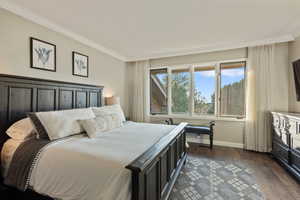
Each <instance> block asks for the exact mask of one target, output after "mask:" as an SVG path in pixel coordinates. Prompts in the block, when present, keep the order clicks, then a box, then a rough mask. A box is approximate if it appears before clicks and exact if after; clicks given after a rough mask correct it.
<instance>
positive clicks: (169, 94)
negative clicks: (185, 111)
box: [167, 67, 172, 115]
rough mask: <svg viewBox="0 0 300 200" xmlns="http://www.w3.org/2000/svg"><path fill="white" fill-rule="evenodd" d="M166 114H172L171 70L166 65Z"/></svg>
mask: <svg viewBox="0 0 300 200" xmlns="http://www.w3.org/2000/svg"><path fill="white" fill-rule="evenodd" d="M167 69H168V115H171V114H172V72H171V69H170V68H169V67H168V68H167Z"/></svg>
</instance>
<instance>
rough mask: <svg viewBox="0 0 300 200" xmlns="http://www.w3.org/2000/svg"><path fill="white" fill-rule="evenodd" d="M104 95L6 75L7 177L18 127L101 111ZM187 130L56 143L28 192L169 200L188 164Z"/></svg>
mask: <svg viewBox="0 0 300 200" xmlns="http://www.w3.org/2000/svg"><path fill="white" fill-rule="evenodd" d="M102 89H103V87H101V86H93V85H85V84H77V83H66V82H58V81H49V80H41V79H33V78H25V77H16V76H8V75H0V94H1V99H0V110H1V114H0V127H1V128H0V129H1V132H0V141H1V143H0V147H1V152H2V150H3V151H5V152H6V155H7V156H5V159H1V160H2V163H1V168H2V174H3V175H4V177H5V174H7V169H8V168H9V166H10V164H11V162H12V157H13V155H14V152H15V150H16V149H17V147H18V145H19V144H16V143H13V142H11V141H10V140H8V138H7V136H6V134H5V130H6V129H7V128H8V127H9V126H10V125H11V124H12V123H13V122H15V121H17V120H19V119H21V118H24V117H25V116H26V113H27V112H35V111H51V110H64V109H72V108H85V107H92V106H93V107H95V106H98V107H99V106H101V105H102V102H101V100H102ZM19 99H22V102H20V101H19ZM185 126H186V124H185V123H182V124H180V125H178V126H168V125H157V124H156V125H155V124H146V123H135V122H126V123H125V124H124V126H123V127H121V128H117V129H114V130H112V131H111V133H110V134H107V136H106V137H101V138H100V139H95V140H90V139H88V138H87V137H86V136H85V135H82V134H81V135H75V136H72V137H69V138H67V139H64V140H60V141H57V142H54V143H51V145H48V146H47V147H46V148H45V149H44V150H43V151H42V152H41V154H40V155H39V159H38V162H37V164H36V166H35V167H34V168H33V170H32V172H31V178H30V183H29V186H30V187H29V188H30V189H27V190H28V192H33V193H38V194H40V195H42V194H43V195H46V196H49V197H54V198H59V199H106V200H114V199H116V200H131V199H132V200H156V199H157V200H158V199H168V197H169V194H170V192H171V190H172V187H173V185H174V183H175V181H176V178H177V177H178V175H179V172H180V170H181V168H182V167H183V165H184V163H185V161H186V147H185ZM141 134H143V135H142V136H141ZM3 144H4V145H3ZM2 148H4V149H2ZM66 158H67V159H66ZM49 166H51V167H49ZM74 166H76V167H74ZM93 166H97V167H93ZM66 169H69V170H66ZM82 169H85V170H84V171H85V173H82ZM54 186H55V187H54ZM73 188H77V191H76V190H74V189H73ZM74 191H75V192H74ZM116 191H118V192H116Z"/></svg>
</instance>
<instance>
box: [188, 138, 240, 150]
mask: <svg viewBox="0 0 300 200" xmlns="http://www.w3.org/2000/svg"><path fill="white" fill-rule="evenodd" d="M187 141H188V142H195V143H203V144H209V139H201V138H188V139H187ZM214 145H217V146H223V147H234V148H240V149H243V148H244V144H242V143H234V142H227V141H220V140H214Z"/></svg>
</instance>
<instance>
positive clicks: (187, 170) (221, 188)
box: [170, 156, 265, 200]
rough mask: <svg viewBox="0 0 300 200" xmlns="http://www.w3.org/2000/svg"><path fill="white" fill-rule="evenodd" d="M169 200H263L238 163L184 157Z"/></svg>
mask: <svg viewBox="0 0 300 200" xmlns="http://www.w3.org/2000/svg"><path fill="white" fill-rule="evenodd" d="M170 199H171V200H202V199H203V200H264V199H265V198H264V196H263V194H262V193H261V191H260V189H259V186H258V185H257V184H256V181H255V178H254V175H253V174H252V170H251V169H249V168H248V167H247V166H245V165H244V164H241V163H239V162H238V161H221V160H212V159H208V158H201V157H194V156H188V159H187V163H186V165H185V167H184V168H183V170H182V171H181V173H180V176H179V177H178V179H177V182H176V184H175V186H174V188H173V191H172V193H171V196H170Z"/></svg>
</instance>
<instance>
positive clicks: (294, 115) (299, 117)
mask: <svg viewBox="0 0 300 200" xmlns="http://www.w3.org/2000/svg"><path fill="white" fill-rule="evenodd" d="M271 113H272V114H273V115H284V116H286V117H291V118H297V119H300V113H292V112H271Z"/></svg>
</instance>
